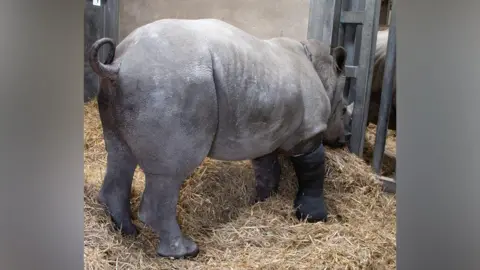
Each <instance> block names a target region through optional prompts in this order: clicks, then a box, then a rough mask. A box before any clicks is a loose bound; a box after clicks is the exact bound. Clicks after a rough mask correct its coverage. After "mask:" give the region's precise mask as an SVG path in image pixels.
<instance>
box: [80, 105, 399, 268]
mask: <svg viewBox="0 0 480 270" xmlns="http://www.w3.org/2000/svg"><path fill="white" fill-rule="evenodd" d="M96 106H97V103H96V102H95V101H94V102H91V103H90V104H87V105H86V106H85V120H84V123H85V127H84V136H85V145H84V149H85V154H84V161H85V167H84V172H85V195H84V196H85V206H84V218H85V254H84V261H85V269H156V270H158V269H209V270H210V269H212V270H213V269H275V270H278V269H395V263H396V240H395V235H396V198H395V196H394V195H388V194H385V193H383V192H382V191H381V188H380V186H379V185H378V184H375V183H374V182H373V177H374V176H373V174H372V173H371V168H370V167H369V166H368V164H366V163H365V162H364V161H362V160H360V159H358V158H356V157H355V156H354V155H352V154H349V153H348V152H347V151H346V150H330V149H328V150H327V166H328V167H327V180H326V190H325V194H326V195H325V196H326V202H327V207H328V209H329V213H330V217H329V221H328V222H327V223H317V224H308V223H300V222H298V221H297V220H296V219H295V217H294V216H293V208H292V203H293V198H294V194H295V189H296V182H295V177H294V172H293V170H292V167H291V166H290V164H289V163H288V162H286V161H285V160H282V168H283V173H282V178H283V179H282V184H281V189H280V193H279V194H278V195H277V196H274V197H272V198H271V199H269V200H268V201H266V202H264V203H259V204H256V205H253V206H252V205H250V204H249V199H250V197H251V196H252V195H253V194H254V179H253V171H252V169H251V166H250V164H249V162H248V161H245V162H221V161H214V160H209V159H207V160H205V161H204V163H203V164H202V165H201V166H200V167H199V168H198V169H197V170H196V171H195V173H194V174H193V175H192V176H191V177H190V178H189V179H188V181H186V183H185V185H184V188H183V190H182V192H181V198H180V203H179V205H178V214H179V222H180V224H181V226H182V229H183V230H184V232H185V233H186V234H188V235H189V236H191V237H192V238H193V239H194V240H195V241H196V242H197V243H198V244H199V247H200V249H201V251H200V254H199V255H198V257H196V258H195V259H190V260H176V261H175V260H170V259H163V258H159V257H157V256H156V254H155V248H156V245H157V241H158V240H157V239H158V238H157V236H156V235H155V234H154V233H153V232H152V231H151V230H150V229H149V228H148V227H145V226H143V225H142V224H141V223H140V222H139V221H138V220H135V224H137V225H138V226H139V228H140V229H141V233H140V235H139V236H137V238H136V239H135V238H132V237H122V236H121V235H120V234H119V233H118V232H116V231H115V230H113V229H112V225H111V222H110V219H109V218H108V217H107V216H106V214H105V212H104V211H103V209H102V207H101V206H100V205H99V204H98V203H97V202H96V196H97V193H98V190H99V188H100V185H101V182H102V180H103V175H104V173H105V168H106V167H105V166H106V153H105V149H104V141H103V138H102V131H101V125H100V120H99V117H98V112H97V108H96ZM374 132H375V127H374V126H369V129H368V134H367V138H366V140H367V142H366V144H365V148H366V149H365V153H366V155H367V157H366V160H367V161H368V160H370V159H371V158H369V157H368V155H370V154H371V152H372V150H371V148H372V145H373V142H374ZM372 133H373V134H372ZM387 149H389V150H390V151H392V152H394V150H395V138H394V135H390V138H389V141H388V145H387ZM393 166H394V162H386V165H385V166H384V169H383V170H384V172H385V174H387V175H388V174H390V173H391V172H393V171H394V169H393ZM143 185H144V177H143V175H142V174H141V172H140V171H139V170H137V172H136V174H135V180H134V188H133V194H132V209H133V211H134V215H135V218H136V211H137V209H138V204H139V201H140V195H141V192H142V190H143Z"/></svg>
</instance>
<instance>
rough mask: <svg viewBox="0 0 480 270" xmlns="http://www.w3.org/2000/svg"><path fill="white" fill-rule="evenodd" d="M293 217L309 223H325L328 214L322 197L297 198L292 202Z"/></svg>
mask: <svg viewBox="0 0 480 270" xmlns="http://www.w3.org/2000/svg"><path fill="white" fill-rule="evenodd" d="M294 208H295V209H296V210H295V216H296V217H297V219H298V220H301V221H307V222H310V223H314V222H319V221H323V222H326V221H327V217H328V213H327V208H326V207H325V201H324V199H323V195H322V196H315V197H313V196H302V195H300V196H298V197H297V198H296V199H295V202H294Z"/></svg>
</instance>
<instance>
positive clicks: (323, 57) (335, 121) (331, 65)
mask: <svg viewBox="0 0 480 270" xmlns="http://www.w3.org/2000/svg"><path fill="white" fill-rule="evenodd" d="M302 43H303V46H304V48H305V51H306V53H307V56H308V57H309V58H310V61H311V62H312V63H313V66H314V68H315V70H316V71H317V74H318V76H319V77H320V80H321V81H322V82H323V85H324V87H325V90H326V91H327V94H328V97H329V98H330V105H331V114H330V117H329V120H328V124H327V129H326V130H325V132H324V134H323V141H324V143H325V144H326V145H328V146H331V147H343V146H344V145H345V144H346V142H347V140H348V136H349V134H347V132H346V131H347V130H349V129H348V126H349V124H350V117H349V115H350V114H351V110H352V109H353V106H352V105H351V106H347V105H348V104H347V100H346V99H345V98H344V95H343V89H344V86H345V77H344V74H343V73H344V69H345V60H346V56H347V53H346V51H345V49H344V48H343V47H336V48H330V47H329V46H327V45H326V44H325V43H323V42H320V41H318V40H313V39H309V40H307V41H304V42H302Z"/></svg>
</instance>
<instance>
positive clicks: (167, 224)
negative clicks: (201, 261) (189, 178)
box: [139, 173, 199, 259]
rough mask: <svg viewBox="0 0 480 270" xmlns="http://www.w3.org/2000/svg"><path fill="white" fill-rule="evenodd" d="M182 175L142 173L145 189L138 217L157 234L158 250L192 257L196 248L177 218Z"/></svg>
mask: <svg viewBox="0 0 480 270" xmlns="http://www.w3.org/2000/svg"><path fill="white" fill-rule="evenodd" d="M183 181H184V178H182V177H178V176H173V177H171V176H166V175H155V174H148V173H145V190H144V192H143V196H142V201H141V203H140V209H139V219H140V220H141V221H142V222H144V223H146V224H148V225H149V226H150V227H152V229H153V230H154V231H155V232H157V233H158V234H159V236H160V243H159V245H158V247H157V254H158V255H160V256H162V257H169V258H174V259H181V258H187V257H195V256H197V254H198V253H199V248H198V246H197V244H195V242H193V241H192V240H191V239H190V238H188V237H187V236H185V235H183V233H182V231H181V230H180V226H179V224H178V222H177V213H176V212H177V211H176V210H177V202H178V198H179V193H180V187H181V185H182V183H183Z"/></svg>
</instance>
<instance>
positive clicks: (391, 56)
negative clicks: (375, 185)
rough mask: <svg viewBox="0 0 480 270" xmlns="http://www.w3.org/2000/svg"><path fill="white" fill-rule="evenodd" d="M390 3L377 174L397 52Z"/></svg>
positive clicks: (375, 167)
mask: <svg viewBox="0 0 480 270" xmlns="http://www.w3.org/2000/svg"><path fill="white" fill-rule="evenodd" d="M394 6H395V2H394V3H393V4H392V16H391V21H390V28H389V29H388V43H387V53H386V56H385V70H384V74H383V84H382V94H381V100H380V108H379V112H378V123H377V132H376V138H375V147H374V152H373V162H372V163H373V168H374V170H375V172H376V173H377V174H380V170H381V166H382V159H383V153H384V152H385V142H386V140H387V128H388V119H389V118H390V109H391V106H392V96H393V77H394V75H395V74H394V72H395V61H396V54H397V49H396V48H397V45H396V43H397V40H396V35H397V33H396V32H397V31H396V27H397V26H396V19H395V17H396V16H395V14H396V12H395V10H394V9H393V7H394Z"/></svg>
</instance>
